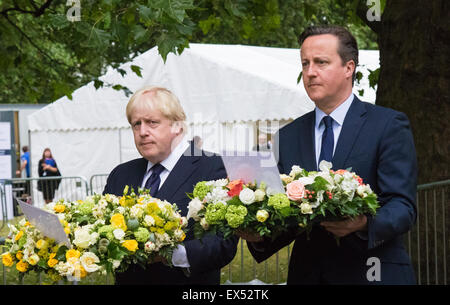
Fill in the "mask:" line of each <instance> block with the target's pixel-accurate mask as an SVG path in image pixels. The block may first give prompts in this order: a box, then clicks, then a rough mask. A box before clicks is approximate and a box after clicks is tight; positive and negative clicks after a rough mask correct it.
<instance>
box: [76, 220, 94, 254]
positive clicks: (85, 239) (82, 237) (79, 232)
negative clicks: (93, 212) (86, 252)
mask: <svg viewBox="0 0 450 305" xmlns="http://www.w3.org/2000/svg"><path fill="white" fill-rule="evenodd" d="M90 227H92V225H90V226H84V227H81V228H77V229H76V230H75V233H74V234H75V239H74V240H73V243H74V244H75V245H76V246H77V247H80V248H83V249H87V248H88V247H89V246H90V245H93V244H95V243H96V242H97V239H98V237H99V235H98V233H97V232H94V233H92V234H90V233H89V230H90Z"/></svg>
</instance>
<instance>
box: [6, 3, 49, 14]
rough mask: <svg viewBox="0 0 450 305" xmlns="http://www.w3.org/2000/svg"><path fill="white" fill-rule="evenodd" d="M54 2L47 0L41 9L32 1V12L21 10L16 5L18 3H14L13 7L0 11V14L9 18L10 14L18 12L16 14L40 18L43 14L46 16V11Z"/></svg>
mask: <svg viewBox="0 0 450 305" xmlns="http://www.w3.org/2000/svg"><path fill="white" fill-rule="evenodd" d="M52 2H53V0H47V1H46V2H45V3H44V4H42V5H41V6H40V7H37V6H36V3H34V1H32V0H31V1H30V4H31V6H33V8H34V10H33V11H30V10H26V9H22V8H20V7H19V5H18V4H17V3H16V1H14V6H13V7H9V8H7V9H4V10H2V11H0V14H1V15H3V16H5V17H7V14H8V12H12V11H16V12H20V13H24V14H31V15H33V16H34V17H39V16H41V15H42V14H44V12H45V10H46V9H47V8H48V7H49V6H50V5H51V4H52Z"/></svg>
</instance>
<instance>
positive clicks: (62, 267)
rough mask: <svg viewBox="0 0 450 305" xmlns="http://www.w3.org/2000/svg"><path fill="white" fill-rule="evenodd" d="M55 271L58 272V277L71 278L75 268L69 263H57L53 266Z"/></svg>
mask: <svg viewBox="0 0 450 305" xmlns="http://www.w3.org/2000/svg"><path fill="white" fill-rule="evenodd" d="M55 270H56V271H58V273H59V274H60V275H62V276H66V277H68V276H72V274H73V272H74V271H75V266H74V265H72V264H70V263H66V262H59V263H57V264H56V265H55Z"/></svg>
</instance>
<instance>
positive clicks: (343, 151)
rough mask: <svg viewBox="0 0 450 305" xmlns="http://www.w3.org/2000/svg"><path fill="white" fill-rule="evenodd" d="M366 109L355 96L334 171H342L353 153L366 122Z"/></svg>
mask: <svg viewBox="0 0 450 305" xmlns="http://www.w3.org/2000/svg"><path fill="white" fill-rule="evenodd" d="M366 112H367V111H366V107H365V106H364V104H363V103H362V102H361V101H360V100H359V99H358V98H357V97H356V96H355V98H354V100H353V102H352V104H351V105H350V108H349V109H348V112H347V115H346V116H345V119H344V124H343V125H342V129H341V133H340V135H339V139H338V142H337V145H336V150H335V152H334V155H333V160H332V163H333V169H342V168H343V166H344V165H345V161H346V160H347V158H348V155H349V153H350V152H351V151H352V149H353V146H354V144H355V140H356V138H357V137H358V134H359V132H360V131H361V126H362V125H363V124H364V122H365V121H366V116H365V115H364V114H365V113H366Z"/></svg>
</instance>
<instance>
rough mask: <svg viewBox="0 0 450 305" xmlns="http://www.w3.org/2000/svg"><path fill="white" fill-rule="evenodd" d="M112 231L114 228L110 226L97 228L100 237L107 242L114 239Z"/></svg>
mask: <svg viewBox="0 0 450 305" xmlns="http://www.w3.org/2000/svg"><path fill="white" fill-rule="evenodd" d="M113 231H114V227H113V226H112V225H106V226H102V227H100V228H98V234H99V235H100V236H105V237H106V238H107V239H109V240H113V239H114V234H113Z"/></svg>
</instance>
